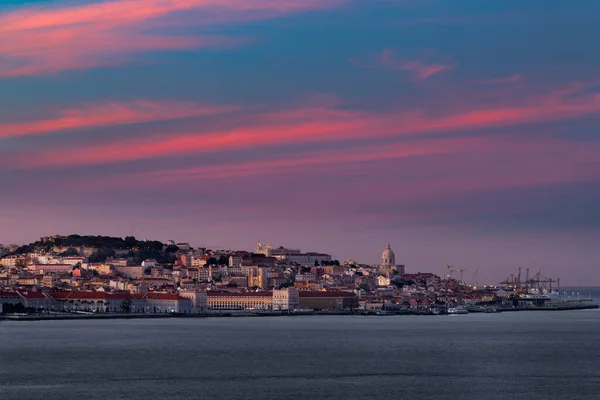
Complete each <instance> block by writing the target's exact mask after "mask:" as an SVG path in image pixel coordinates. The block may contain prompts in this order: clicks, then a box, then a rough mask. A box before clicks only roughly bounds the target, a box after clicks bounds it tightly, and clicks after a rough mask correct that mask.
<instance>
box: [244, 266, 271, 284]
mask: <svg viewBox="0 0 600 400" xmlns="http://www.w3.org/2000/svg"><path fill="white" fill-rule="evenodd" d="M248 287H257V288H259V289H266V287H267V273H266V271H265V269H264V268H261V267H250V268H248Z"/></svg>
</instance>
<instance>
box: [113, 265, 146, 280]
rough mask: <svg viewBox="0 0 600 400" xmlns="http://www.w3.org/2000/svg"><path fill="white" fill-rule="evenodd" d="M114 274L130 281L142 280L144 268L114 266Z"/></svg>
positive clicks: (138, 266)
mask: <svg viewBox="0 0 600 400" xmlns="http://www.w3.org/2000/svg"><path fill="white" fill-rule="evenodd" d="M114 272H115V273H117V274H120V275H122V276H124V277H126V278H130V279H140V278H142V277H143V276H144V267H143V266H141V265H135V266H126V267H123V266H120V265H115V266H114Z"/></svg>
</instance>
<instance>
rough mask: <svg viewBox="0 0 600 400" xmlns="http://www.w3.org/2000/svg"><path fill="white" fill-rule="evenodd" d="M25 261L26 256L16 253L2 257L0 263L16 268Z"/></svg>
mask: <svg viewBox="0 0 600 400" xmlns="http://www.w3.org/2000/svg"><path fill="white" fill-rule="evenodd" d="M24 263H25V258H24V257H20V256H16V255H12V256H6V257H3V258H2V259H0V265H2V266H3V267H7V268H14V267H16V266H18V265H24Z"/></svg>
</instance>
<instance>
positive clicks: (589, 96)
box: [4, 87, 600, 167]
mask: <svg viewBox="0 0 600 400" xmlns="http://www.w3.org/2000/svg"><path fill="white" fill-rule="evenodd" d="M580 89H581V88H576V87H573V88H569V89H568V90H560V91H555V92H551V93H548V94H545V95H543V96H540V97H534V98H529V99H521V100H520V102H518V103H514V104H512V105H510V106H491V107H487V108H485V107H481V106H480V105H479V104H471V105H464V106H461V109H454V110H453V111H452V112H447V113H445V114H442V115H437V116H432V115H428V114H426V113H424V112H421V111H402V110H391V111H389V112H386V113H372V112H360V111H347V110H336V109H328V108H311V109H293V110H284V111H277V112H268V113H262V114H258V115H255V116H253V119H252V121H251V122H250V123H248V122H247V121H246V122H245V123H244V124H243V125H241V126H237V127H234V128H231V129H224V130H220V131H213V132H208V133H198V132H190V133H179V134H177V133H170V134H168V135H155V136H147V137H145V138H143V139H139V138H136V139H135V140H129V139H127V138H125V139H123V140H121V141H119V142H109V143H104V144H96V145H94V146H90V147H89V148H86V147H85V145H84V147H79V146H78V147H69V146H63V147H61V149H60V152H56V151H55V150H54V149H51V148H50V149H47V150H43V151H40V152H38V153H36V154H23V155H18V156H17V160H15V163H16V164H18V165H20V166H21V167H49V166H50V167H61V166H67V165H98V164H105V163H114V162H126V161H132V160H141V159H149V158H158V157H167V156H172V155H180V154H197V153H203V152H226V151H231V150H240V149H250V148H257V147H274V146H284V145H297V144H303V143H326V142H344V141H364V140H365V139H372V138H385V137H388V138H393V137H400V136H422V135H432V134H440V133H446V132H455V131H467V130H473V129H481V128H493V127H508V126H515V125H520V124H524V123H536V122H547V121H559V120H569V119H575V118H579V117H583V116H588V115H594V114H598V113H600V94H596V93H583V92H580ZM189 109H190V110H191V111H185V110H184V111H182V113H183V115H188V113H189V114H194V113H196V112H199V111H195V109H194V108H193V107H191V108H189ZM174 112H175V111H173V110H171V111H169V112H166V114H167V116H168V115H171V114H172V113H174ZM200 112H202V111H200ZM66 114H67V115H68V114H69V113H66ZM75 114H77V113H75ZM109 114H110V113H109ZM116 114H118V113H116ZM147 114H148V115H150V116H152V118H157V117H155V116H154V115H155V114H154V113H153V112H150V113H147ZM126 115H127V114H126ZM98 118H100V121H103V119H102V118H104V117H98ZM147 118H150V117H147ZM124 119H126V118H124ZM90 121H92V123H93V121H94V119H91V120H90ZM98 123H101V122H98ZM54 124H58V126H59V127H61V126H62V127H65V124H66V122H64V121H62V119H60V118H59V122H52V123H50V126H53V125H54ZM4 129H5V132H6V134H8V128H4ZM11 129H12V130H11V132H12V131H14V128H11ZM35 129H39V128H36V127H35V126H34V127H33V128H32V127H30V128H29V130H35ZM52 129H55V128H52ZM7 159H8V158H7Z"/></svg>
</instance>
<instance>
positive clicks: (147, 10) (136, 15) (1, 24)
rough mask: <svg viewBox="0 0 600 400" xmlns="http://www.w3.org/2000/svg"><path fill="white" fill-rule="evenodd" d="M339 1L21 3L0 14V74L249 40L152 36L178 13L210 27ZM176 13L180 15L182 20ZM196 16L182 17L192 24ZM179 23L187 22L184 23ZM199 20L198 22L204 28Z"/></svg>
mask: <svg viewBox="0 0 600 400" xmlns="http://www.w3.org/2000/svg"><path fill="white" fill-rule="evenodd" d="M343 2H344V0H332V1H329V0H277V1H274V0H253V1H247V0H113V1H96V2H92V3H88V4H84V5H71V6H62V7H61V6H55V7H40V6H36V7H31V6H30V7H23V8H18V9H16V10H14V11H11V12H8V13H5V14H4V15H0V77H14V76H25V75H42V74H54V73H57V72H60V71H65V70H77V69H87V68H93V67H98V66H109V65H118V64H121V63H123V62H126V61H129V60H130V57H131V54H132V53H137V52H148V51H157V50H184V49H185V50H193V49H199V48H207V47H218V48H221V47H231V46H235V45H239V44H243V43H247V42H248V41H249V40H252V39H251V38H244V37H225V36H218V35H188V36H181V35H168V34H159V33H149V32H148V28H150V27H152V24H153V23H156V21H157V20H161V19H164V18H167V17H173V14H174V13H176V12H181V11H186V12H187V13H188V14H189V13H192V15H198V16H199V18H198V20H200V21H201V24H204V25H211V24H220V23H225V22H234V21H240V20H248V19H261V18H273V17H277V16H279V15H283V14H288V13H295V12H302V11H308V10H315V9H323V8H328V7H333V6H336V5H339V4H341V3H343ZM179 18H180V17H179ZM198 20H193V19H192V20H190V21H188V22H187V24H188V25H189V26H192V27H197V26H198V25H199V23H198ZM181 24H184V20H183V19H182V20H181V23H180V24H179V25H181ZM201 24H200V25H201Z"/></svg>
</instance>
